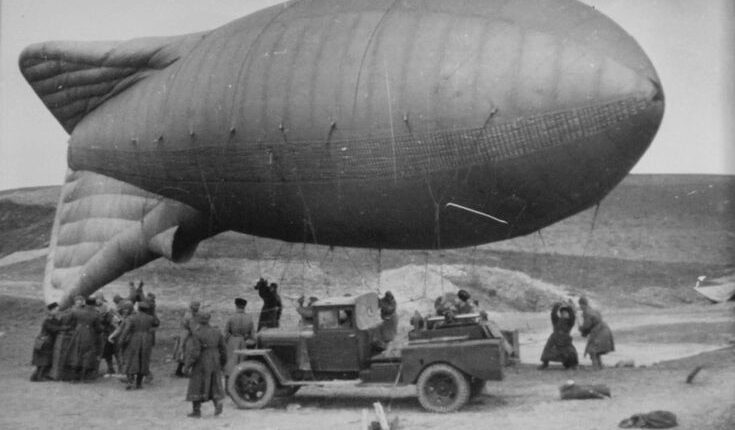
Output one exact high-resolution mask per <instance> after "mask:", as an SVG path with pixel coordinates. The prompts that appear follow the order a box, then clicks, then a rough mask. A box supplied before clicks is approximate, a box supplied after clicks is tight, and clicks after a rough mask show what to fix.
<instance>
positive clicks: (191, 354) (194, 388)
mask: <svg viewBox="0 0 735 430" xmlns="http://www.w3.org/2000/svg"><path fill="white" fill-rule="evenodd" d="M198 320H199V328H198V329H197V330H196V331H194V333H193V335H192V337H191V346H190V347H187V351H186V367H187V368H190V369H191V374H190V377H189V387H188V389H187V391H186V400H187V401H190V402H191V403H192V412H191V413H190V414H189V415H187V416H188V417H190V418H200V417H201V416H202V402H207V401H210V400H211V401H212V402H213V403H214V415H215V416H217V415H219V414H221V413H222V407H223V403H222V399H224V393H223V390H222V370H221V369H222V367H224V366H225V364H226V363H227V347H226V346H225V338H224V336H222V333H220V331H219V330H218V329H217V328H215V327H211V326H210V325H209V320H210V315H209V313H205V312H203V313H201V314H199V316H198Z"/></svg>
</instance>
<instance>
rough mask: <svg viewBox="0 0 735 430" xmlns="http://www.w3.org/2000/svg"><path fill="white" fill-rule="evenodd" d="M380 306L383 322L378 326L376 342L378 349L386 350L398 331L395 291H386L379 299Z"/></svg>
mask: <svg viewBox="0 0 735 430" xmlns="http://www.w3.org/2000/svg"><path fill="white" fill-rule="evenodd" d="M378 307H379V308H380V319H381V320H383V322H382V323H381V324H380V327H379V328H378V339H377V341H376V342H374V346H375V347H376V348H377V349H380V350H385V349H386V348H387V347H388V343H390V342H391V341H392V340H393V339H395V338H396V334H397V333H398V313H397V312H396V310H397V304H396V299H395V297H393V293H392V292H390V291H386V292H385V295H383V297H382V298H381V299H380V300H379V301H378Z"/></svg>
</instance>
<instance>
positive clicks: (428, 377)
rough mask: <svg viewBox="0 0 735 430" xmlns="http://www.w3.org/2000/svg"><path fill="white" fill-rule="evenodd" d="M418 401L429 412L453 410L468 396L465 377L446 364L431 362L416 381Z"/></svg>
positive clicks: (463, 403) (468, 387)
mask: <svg viewBox="0 0 735 430" xmlns="http://www.w3.org/2000/svg"><path fill="white" fill-rule="evenodd" d="M416 391H417V392H418V397H419V403H421V406H423V407H424V409H426V410H428V411H431V412H440V413H445V412H454V411H456V410H458V409H459V408H461V407H462V406H464V405H465V403H467V401H468V400H469V398H470V384H469V381H468V380H467V377H465V375H464V374H463V373H462V372H460V371H459V370H457V369H456V368H455V367H452V366H450V365H448V364H432V365H431V366H429V367H427V368H426V369H424V370H423V372H421V375H419V379H418V381H417V382H416Z"/></svg>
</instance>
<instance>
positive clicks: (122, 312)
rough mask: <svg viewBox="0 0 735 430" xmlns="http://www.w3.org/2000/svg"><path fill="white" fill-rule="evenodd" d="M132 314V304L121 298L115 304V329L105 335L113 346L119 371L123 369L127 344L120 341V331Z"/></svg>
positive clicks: (121, 331)
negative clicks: (116, 318) (108, 334)
mask: <svg viewBox="0 0 735 430" xmlns="http://www.w3.org/2000/svg"><path fill="white" fill-rule="evenodd" d="M132 314H133V304H132V303H131V302H129V301H127V300H122V301H120V302H119V303H118V305H117V315H118V317H119V320H117V324H116V326H115V330H114V331H113V332H112V333H111V334H110V336H108V337H107V341H108V342H110V343H112V344H113V345H114V347H115V359H116V360H117V368H118V370H119V371H120V372H123V371H124V370H125V347H126V346H127V345H125V344H123V342H122V336H121V335H122V333H123V331H125V328H126V327H127V325H128V320H129V319H130V315H132Z"/></svg>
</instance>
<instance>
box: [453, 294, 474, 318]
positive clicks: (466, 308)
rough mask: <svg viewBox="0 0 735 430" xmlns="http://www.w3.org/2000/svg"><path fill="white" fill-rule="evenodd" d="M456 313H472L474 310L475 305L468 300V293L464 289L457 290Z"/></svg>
mask: <svg viewBox="0 0 735 430" xmlns="http://www.w3.org/2000/svg"><path fill="white" fill-rule="evenodd" d="M456 307H457V314H472V313H475V312H476V309H475V306H474V305H473V304H472V302H470V293H468V292H467V291H465V290H459V291H457V301H456Z"/></svg>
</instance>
